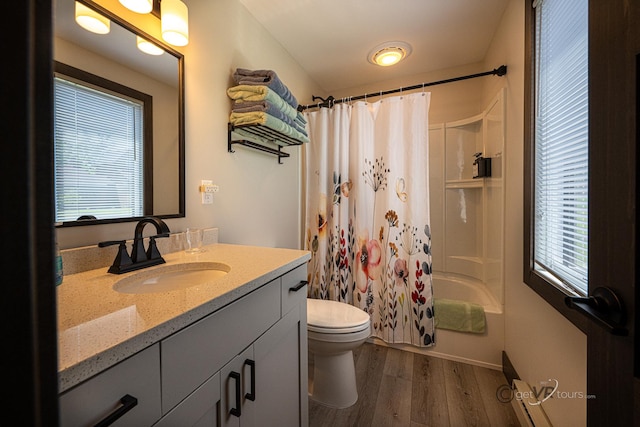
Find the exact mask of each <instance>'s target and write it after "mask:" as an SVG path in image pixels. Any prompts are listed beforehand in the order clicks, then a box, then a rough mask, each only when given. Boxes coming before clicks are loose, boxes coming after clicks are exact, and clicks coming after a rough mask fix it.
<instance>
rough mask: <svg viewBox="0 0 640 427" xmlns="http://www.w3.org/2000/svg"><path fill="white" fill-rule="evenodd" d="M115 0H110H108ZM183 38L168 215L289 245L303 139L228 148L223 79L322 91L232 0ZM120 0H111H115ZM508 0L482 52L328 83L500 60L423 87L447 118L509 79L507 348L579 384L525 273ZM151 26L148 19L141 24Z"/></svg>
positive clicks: (82, 240) (553, 316)
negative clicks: (455, 61) (210, 186)
mask: <svg viewBox="0 0 640 427" xmlns="http://www.w3.org/2000/svg"><path fill="white" fill-rule="evenodd" d="M112 1H115V0H112ZM185 2H186V3H187V5H188V6H189V13H190V32H191V41H190V43H189V45H188V46H187V47H186V48H184V49H183V51H184V53H185V55H186V59H185V60H186V147H187V151H186V187H187V188H186V203H187V206H186V207H187V216H186V218H183V219H173V220H168V221H167V222H168V224H169V226H170V228H171V229H172V230H173V231H180V230H183V229H184V228H186V227H187V226H201V227H220V241H222V242H231V243H243V244H258V245H266V246H280V247H296V246H297V244H298V242H299V241H300V239H299V230H300V228H301V227H300V218H301V215H300V212H299V211H300V209H301V208H300V206H301V204H302V203H301V186H300V166H299V165H300V159H299V149H297V148H296V149H289V152H291V153H292V156H291V157H290V158H288V159H285V160H284V164H283V165H278V164H277V161H276V158H275V157H270V156H266V155H263V154H261V153H258V152H252V151H249V150H248V149H244V148H243V147H240V148H238V149H237V152H236V153H235V154H230V153H228V152H227V148H226V124H227V119H228V114H229V108H230V102H229V99H228V98H227V96H226V93H225V91H226V89H227V88H228V87H229V86H230V85H231V84H232V81H231V74H232V73H233V71H234V70H235V68H236V67H244V68H269V69H274V70H276V71H277V72H278V75H279V76H280V77H281V79H282V80H283V81H284V82H285V83H286V84H287V85H288V86H289V87H290V89H291V90H292V92H293V93H294V94H295V95H296V96H297V97H298V99H299V100H300V101H301V102H302V103H309V100H310V99H311V95H312V94H314V95H318V94H320V95H323V96H325V95H327V94H322V92H321V91H320V90H319V88H318V87H317V86H316V85H315V84H314V82H313V81H311V80H310V79H309V78H308V76H307V74H306V73H305V72H304V70H302V69H301V68H300V67H299V65H298V64H297V63H296V62H295V61H294V60H293V59H292V58H291V57H290V56H289V55H288V54H287V53H286V52H285V51H284V50H283V49H282V47H281V46H280V45H279V44H278V43H277V42H275V41H274V40H273V39H272V38H271V36H269V34H267V33H266V32H265V31H264V29H263V28H262V27H261V26H260V25H259V24H258V23H257V22H256V21H255V20H254V19H253V17H252V16H251V15H250V14H249V13H248V12H247V11H246V10H245V9H244V7H243V6H242V5H240V4H239V2H238V1H237V0H216V1H210V0H185ZM116 3H117V2H116ZM525 3H526V2H525V1H523V0H510V3H509V5H508V7H507V9H506V11H505V13H504V18H503V20H502V23H501V25H500V27H499V28H498V29H497V32H496V35H495V38H494V42H493V44H492V45H491V48H490V49H489V51H488V53H487V56H486V58H485V61H484V63H478V64H470V65H468V66H465V67H458V68H455V69H449V70H441V71H438V72H433V73H426V74H421V75H414V76H408V77H406V78H402V79H396V80H392V81H386V82H381V83H378V84H376V85H370V86H363V87H356V88H350V89H348V90H345V91H342V92H341V93H334V94H332V95H334V96H335V97H336V98H340V97H343V96H349V95H359V94H363V93H368V92H369V93H375V92H378V91H380V90H387V89H394V88H397V87H400V86H409V85H413V84H417V83H420V82H424V81H433V80H439V79H443V78H449V77H451V76H457V75H465V74H469V73H475V72H480V71H485V70H487V69H492V68H495V67H497V66H498V65H501V64H503V63H504V64H506V65H507V66H508V73H507V76H506V78H504V79H498V78H496V77H493V76H490V77H483V78H481V79H474V80H469V81H464V82H458V83H453V84H447V85H442V86H437V87H432V88H429V89H428V90H429V91H430V92H431V93H432V103H431V111H430V121H431V123H440V122H445V121H452V120H457V119H461V118H464V117H468V116H470V115H473V114H477V113H478V112H480V111H482V109H483V108H484V107H485V106H486V104H487V102H488V101H489V100H490V98H491V97H493V96H494V95H495V93H496V92H497V90H498V89H499V88H500V87H501V86H502V85H504V86H506V88H507V93H506V95H507V98H506V108H507V125H506V128H507V137H506V215H505V253H506V259H505V281H506V283H505V314H506V325H505V330H506V333H505V350H506V352H507V354H508V356H509V358H510V359H511V361H512V363H513V364H514V366H515V368H516V370H517V371H518V373H519V374H520V376H521V377H522V379H523V380H525V381H527V382H529V384H530V385H532V386H538V385H539V384H538V383H539V382H540V381H543V380H546V379H548V378H555V379H557V380H558V381H559V390H561V391H566V392H585V391H586V338H585V336H584V334H582V333H581V332H580V331H579V330H578V329H577V328H575V327H574V326H573V325H572V324H571V323H570V322H568V321H567V320H565V319H564V317H562V316H561V315H559V314H558V313H557V312H556V311H555V310H554V309H553V308H551V307H550V306H549V305H548V304H547V303H546V302H545V301H544V300H542V299H541V298H540V297H538V296H537V295H536V294H535V293H534V292H533V291H531V290H530V289H529V288H528V287H527V286H526V285H525V284H524V283H522V262H523V261H522V257H523V244H524V243H523V198H522V189H523V115H524V109H523V105H524V68H523V67H524V29H523V26H524V5H525ZM147 31H149V32H151V30H147ZM200 179H212V180H213V181H214V182H215V183H216V184H218V185H220V192H219V193H216V194H215V196H214V203H213V205H201V204H200V194H199V193H198V190H197V188H198V184H199V181H200ZM132 233H133V224H131V223H126V224H115V225H103V226H89V227H76V228H73V229H64V230H60V243H61V246H62V247H63V248H66V247H74V246H81V245H92V244H95V243H97V242H98V241H100V240H107V239H124V238H131V237H132ZM545 410H546V411H547V414H548V416H549V417H550V419H551V421H552V423H553V424H554V425H562V426H574V425H575V426H580V425H585V424H586V404H585V401H584V400H578V399H551V400H548V401H547V402H545Z"/></svg>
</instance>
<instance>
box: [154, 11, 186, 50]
mask: <svg viewBox="0 0 640 427" xmlns="http://www.w3.org/2000/svg"><path fill="white" fill-rule="evenodd" d="M160 22H161V26H162V38H163V39H164V41H166V42H167V43H169V44H172V45H174V46H186V45H187V43H189V10H188V9H187V5H186V4H184V3H183V2H181V1H180V0H162V2H161V3H160Z"/></svg>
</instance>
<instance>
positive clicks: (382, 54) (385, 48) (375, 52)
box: [367, 41, 411, 67]
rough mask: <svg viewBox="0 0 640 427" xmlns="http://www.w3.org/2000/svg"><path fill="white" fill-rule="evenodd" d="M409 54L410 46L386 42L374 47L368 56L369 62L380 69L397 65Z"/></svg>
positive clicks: (403, 43) (402, 43)
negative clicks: (380, 67)
mask: <svg viewBox="0 0 640 427" xmlns="http://www.w3.org/2000/svg"><path fill="white" fill-rule="evenodd" d="M410 53H411V46H410V45H409V44H408V43H405V42H397V41H396V42H386V43H383V44H381V45H378V46H376V47H374V48H373V49H372V50H371V51H370V52H369V56H368V58H367V59H368V60H369V62H371V63H372V64H375V65H380V66H382V67H388V66H390V65H394V64H397V63H398V62H400V61H402V60H403V59H404V58H406V57H407V56H409V54H410Z"/></svg>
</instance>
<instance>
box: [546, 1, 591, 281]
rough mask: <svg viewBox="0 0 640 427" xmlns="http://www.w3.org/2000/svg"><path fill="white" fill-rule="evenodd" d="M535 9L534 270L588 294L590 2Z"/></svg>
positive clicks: (548, 3) (559, 3)
mask: <svg viewBox="0 0 640 427" xmlns="http://www.w3.org/2000/svg"><path fill="white" fill-rule="evenodd" d="M534 7H535V8H536V58H535V59H536V73H535V75H536V113H535V114H536V118H535V165H534V167H535V201H534V203H535V220H534V221H535V227H534V228H535V230H534V263H535V268H536V269H537V270H539V271H542V272H543V273H544V274H545V275H546V276H552V277H553V278H555V280H554V281H556V282H560V284H562V285H563V287H564V288H565V289H566V288H569V290H570V291H573V292H574V293H577V294H586V293H587V292H588V201H589V197H588V160H589V159H588V149H589V140H588V130H589V129H588V124H589V123H588V112H589V110H588V107H589V104H588V0H542V1H537V2H536V4H534Z"/></svg>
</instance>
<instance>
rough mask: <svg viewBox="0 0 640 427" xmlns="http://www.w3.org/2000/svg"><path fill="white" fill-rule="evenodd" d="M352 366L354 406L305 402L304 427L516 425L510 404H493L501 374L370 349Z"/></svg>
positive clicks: (359, 353) (366, 346)
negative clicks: (355, 388) (306, 421)
mask: <svg viewBox="0 0 640 427" xmlns="http://www.w3.org/2000/svg"><path fill="white" fill-rule="evenodd" d="M354 361H355V367H356V382H357V386H358V396H359V397H358V401H357V402H356V404H355V405H353V406H351V407H349V408H346V409H333V408H329V407H326V406H324V405H321V404H319V403H317V402H315V401H313V400H312V399H309V427H351V426H363V427H364V426H371V427H384V426H399V427H404V426H406V427H425V426H429V427H441V426H442V427H446V426H451V427H462V426H491V427H494V426H519V425H520V424H519V423H518V419H517V417H516V415H515V413H514V411H513V408H512V407H511V404H509V403H500V402H499V401H498V400H497V398H496V390H497V388H498V387H499V386H500V385H502V384H506V383H507V381H506V379H505V378H504V375H503V374H502V372H500V371H495V370H492V369H487V368H481V367H478V366H473V365H468V364H464V363H460V362H454V361H450V360H444V359H439V358H435V357H431V356H423V355H420V354H416V353H411V352H407V351H401V350H397V349H394V348H390V347H384V346H379V345H375V344H371V343H365V344H364V345H362V346H361V347H359V348H358V349H357V350H356V351H354ZM309 371H310V372H313V359H312V357H310V360H309ZM310 380H311V378H310Z"/></svg>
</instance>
